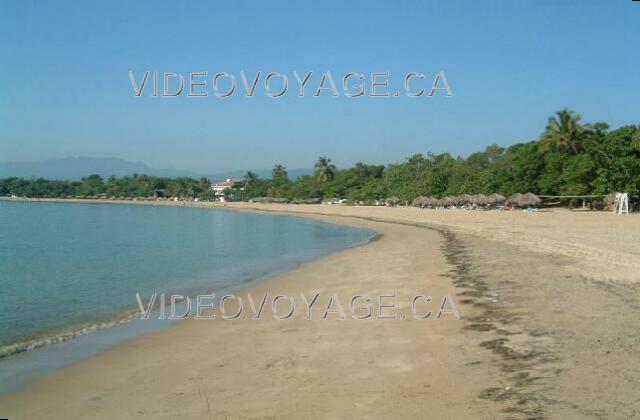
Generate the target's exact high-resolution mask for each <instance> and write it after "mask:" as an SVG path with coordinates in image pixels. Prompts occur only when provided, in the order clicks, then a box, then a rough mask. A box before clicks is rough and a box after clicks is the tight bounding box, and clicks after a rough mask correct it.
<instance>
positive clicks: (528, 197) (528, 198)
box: [522, 192, 542, 207]
mask: <svg viewBox="0 0 640 420" xmlns="http://www.w3.org/2000/svg"><path fill="white" fill-rule="evenodd" d="M540 203H542V199H541V198H540V197H538V196H537V195H535V194H533V193H530V192H528V193H526V194H523V195H522V204H523V205H524V206H534V207H535V206H538V205H540Z"/></svg>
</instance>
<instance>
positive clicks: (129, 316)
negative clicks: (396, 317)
mask: <svg viewBox="0 0 640 420" xmlns="http://www.w3.org/2000/svg"><path fill="white" fill-rule="evenodd" d="M139 315H140V313H139V312H138V311H137V310H132V311H128V312H126V313H125V314H124V316H123V317H120V318H117V319H114V320H111V321H103V322H96V323H93V324H86V325H82V326H79V327H78V328H75V329H72V330H67V331H64V332H61V333H59V334H56V335H53V336H46V337H39V338H34V339H32V340H27V341H21V342H17V343H13V344H8V345H5V346H0V359H2V358H4V357H7V356H11V355H14V354H18V353H23V352H25V351H30V350H34V349H37V348H40V347H44V346H48V345H51V344H58V343H62V342H65V341H69V340H72V339H74V338H79V337H82V336H84V335H87V334H91V333H94V332H97V331H101V330H104V329H107V328H112V327H116V326H118V325H122V324H126V323H128V322H131V321H132V320H133V319H135V318H137V317H138V316H139Z"/></svg>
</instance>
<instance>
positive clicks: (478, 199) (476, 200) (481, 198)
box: [472, 194, 491, 206]
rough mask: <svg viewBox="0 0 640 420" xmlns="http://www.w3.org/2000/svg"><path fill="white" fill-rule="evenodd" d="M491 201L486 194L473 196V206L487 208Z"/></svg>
mask: <svg viewBox="0 0 640 420" xmlns="http://www.w3.org/2000/svg"><path fill="white" fill-rule="evenodd" d="M490 202H491V200H489V198H488V197H487V196H486V195H484V194H476V195H474V196H473V201H472V204H475V205H476V206H485V205H487V204H490Z"/></svg>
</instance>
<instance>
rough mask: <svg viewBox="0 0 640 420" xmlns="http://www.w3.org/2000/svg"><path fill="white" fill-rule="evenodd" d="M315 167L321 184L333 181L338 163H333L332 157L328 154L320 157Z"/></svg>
mask: <svg viewBox="0 0 640 420" xmlns="http://www.w3.org/2000/svg"><path fill="white" fill-rule="evenodd" d="M314 168H315V172H316V174H315V175H316V181H318V183H319V184H324V183H325V182H327V181H331V180H332V179H333V178H334V176H335V171H336V165H333V164H332V163H331V159H329V158H327V157H326V156H321V157H319V158H318V161H317V162H316V164H315V166H314Z"/></svg>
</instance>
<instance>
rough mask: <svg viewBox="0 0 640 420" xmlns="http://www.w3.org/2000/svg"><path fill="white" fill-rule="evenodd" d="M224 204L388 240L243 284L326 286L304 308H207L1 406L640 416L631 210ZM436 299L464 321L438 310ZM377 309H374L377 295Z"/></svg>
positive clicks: (52, 410) (218, 412) (146, 414)
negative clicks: (381, 314) (417, 302)
mask: <svg viewBox="0 0 640 420" xmlns="http://www.w3.org/2000/svg"><path fill="white" fill-rule="evenodd" d="M126 204H135V203H131V202H127V203H126ZM137 204H145V203H141V202H138V203H137ZM154 204H155V203H154ZM161 205H175V204H172V203H163V204H161ZM188 205H197V206H205V207H207V206H215V207H219V205H209V204H206V203H192V204H188ZM225 208H227V209H236V210H240V211H257V212H264V211H267V212H277V213H282V214H293V215H296V216H301V217H310V218H314V219H317V220H322V221H326V222H330V223H338V224H345V225H350V226H357V227H365V228H369V229H373V230H375V231H377V232H379V233H380V234H381V236H380V237H379V239H377V240H375V241H372V242H371V243H368V244H366V245H363V246H360V247H357V248H352V249H349V250H347V251H344V252H341V253H337V254H333V255H330V256H328V257H326V258H323V259H320V260H317V261H314V262H311V263H308V264H305V265H303V266H301V267H300V268H298V269H296V270H294V271H291V272H288V273H285V274H283V275H279V276H277V277H275V278H272V279H270V280H268V281H265V282H262V283H260V284H257V285H255V286H253V287H252V288H251V289H249V290H244V291H242V292H240V293H239V295H240V296H245V295H246V294H247V293H251V294H252V295H253V296H262V295H264V294H265V293H267V294H269V295H270V296H274V295H276V294H282V295H287V296H294V297H298V296H300V294H301V293H302V294H304V295H306V296H312V295H313V294H314V293H319V298H318V306H317V307H316V308H315V309H313V316H312V317H311V319H306V318H307V317H306V315H307V313H306V311H305V309H304V308H303V307H300V308H298V309H297V310H296V312H295V313H294V315H293V317H292V318H291V319H287V320H276V319H274V317H273V316H272V312H271V311H270V309H271V308H268V309H269V310H267V312H266V314H265V316H264V317H263V318H262V319H260V320H255V319H251V317H250V316H243V317H240V318H239V319H236V320H233V321H226V320H223V319H221V315H222V314H220V313H219V312H217V313H216V319H215V320H188V321H184V322H180V323H178V324H177V325H175V326H174V327H171V328H170V329H168V330H166V331H162V332H160V333H156V334H152V335H148V336H144V337H140V338H137V339H134V340H132V341H129V342H126V343H124V344H122V345H119V346H117V347H115V348H113V349H111V350H109V351H107V352H104V353H102V354H100V355H98V356H96V357H93V358H90V359H87V360H84V361H82V362H79V363H77V364H74V365H72V366H69V367H67V368H64V369H62V370H60V371H57V372H55V373H53V374H52V375H49V376H48V377H46V378H44V379H42V380H39V381H37V382H36V383H34V384H32V385H30V386H28V387H27V388H25V389H24V390H22V391H20V392H18V393H16V394H14V395H11V396H8V397H5V398H3V399H0V417H8V418H10V419H31V418H39V417H44V416H46V417H57V418H89V419H102V418H105V419H106V418H150V419H151V418H153V419H156V418H166V419H169V418H176V417H181V418H196V417H198V418H211V419H244V418H254V419H276V418H277V419H280V418H292V419H294V418H295V419H298V418H323V419H325V418H398V419H400V418H486V419H491V418H633V417H638V416H640V398H638V393H637V390H638V389H640V357H639V356H640V330H639V329H638V328H637V320H638V317H639V316H640V303H639V302H640V300H639V298H640V292H639V291H638V289H637V280H638V273H639V272H640V236H638V235H635V234H634V233H633V232H638V231H640V217H637V215H631V216H614V215H613V214H610V213H602V212H571V211H568V210H555V211H539V212H531V213H528V212H494V211H491V212H480V211H476V212H474V211H435V210H421V209H417V208H406V207H397V208H387V207H350V206H327V205H299V206H296V205H258V204H248V203H229V204H227V205H226V206H225ZM390 293H395V294H396V297H395V298H394V299H390V300H389V301H392V302H395V306H396V308H395V309H394V310H393V311H390V310H388V308H387V312H386V313H395V314H396V315H397V316H398V319H385V320H383V319H377V318H376V317H375V316H374V317H371V318H369V319H364V320H357V319H353V318H352V317H351V314H350V312H348V311H347V313H346V314H347V316H346V317H345V319H344V320H340V319H338V318H339V315H338V314H336V313H330V314H329V315H328V316H327V317H326V319H323V317H322V316H321V315H322V313H323V312H324V308H325V307H326V305H327V300H328V299H329V297H330V296H334V295H335V296H337V297H338V298H339V300H340V301H341V302H342V304H343V305H344V306H348V304H349V300H350V298H351V297H352V296H354V295H367V296H371V297H376V298H377V297H378V296H380V295H385V294H390ZM417 294H420V295H425V296H431V297H432V301H431V302H422V303H421V305H422V306H420V312H421V313H424V312H425V311H427V310H431V311H432V312H433V313H432V315H431V316H430V317H429V318H428V319H415V318H414V316H413V313H412V311H411V299H412V297H413V296H415V295H417ZM445 296H451V297H452V298H453V304H454V305H455V308H456V309H457V311H458V312H459V315H460V319H456V317H455V316H454V315H453V314H451V313H444V314H442V317H441V319H439V320H436V319H434V318H435V317H436V313H437V312H438V309H439V306H440V303H441V301H442V299H443V297H445ZM297 303H299V304H300V303H301V301H298V302H297ZM245 305H246V303H245ZM372 307H373V312H374V314H375V313H376V312H377V311H378V310H379V308H378V305H377V303H376V302H374V304H373V305H372ZM282 308H283V309H282V312H286V309H287V306H285V305H283V306H282ZM231 309H233V308H231ZM402 315H408V316H407V317H406V319H400V318H401V316H402Z"/></svg>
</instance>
